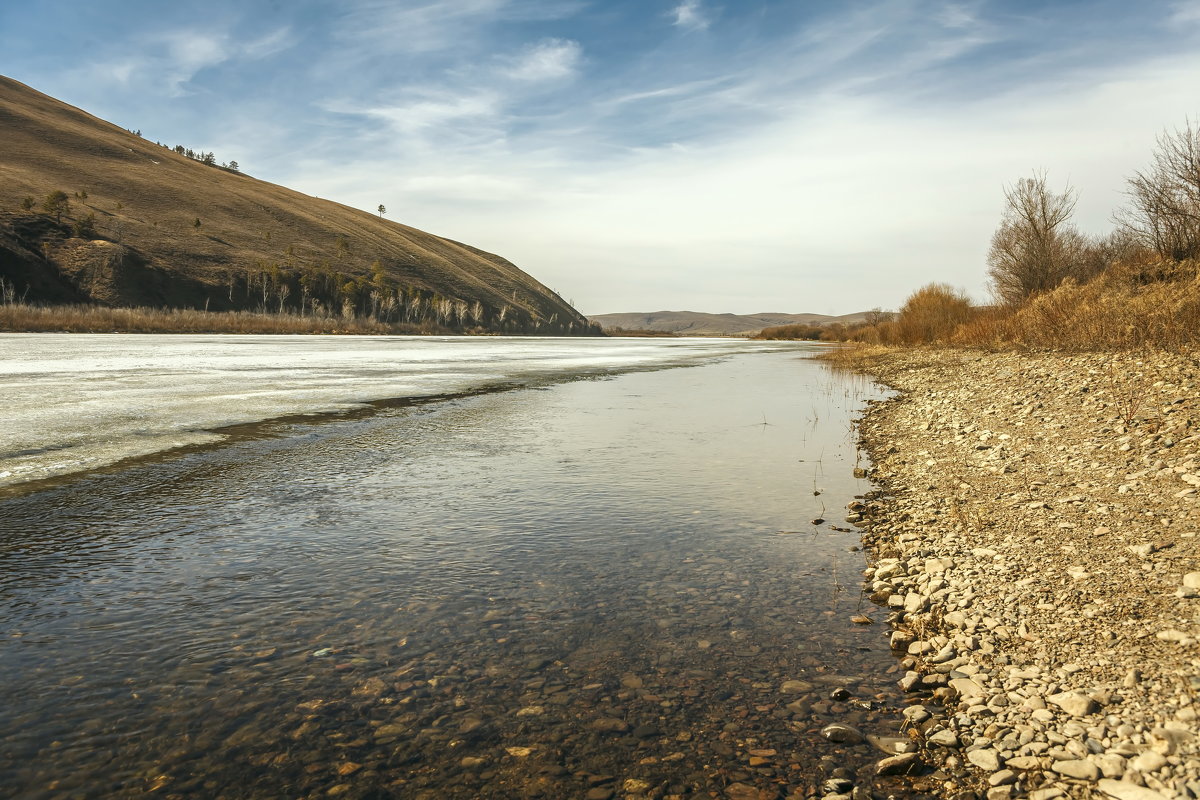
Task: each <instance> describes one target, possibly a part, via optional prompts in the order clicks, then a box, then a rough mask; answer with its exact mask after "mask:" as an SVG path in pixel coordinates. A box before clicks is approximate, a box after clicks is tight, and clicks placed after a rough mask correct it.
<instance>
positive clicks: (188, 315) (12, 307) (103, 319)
mask: <svg viewBox="0 0 1200 800" xmlns="http://www.w3.org/2000/svg"><path fill="white" fill-rule="evenodd" d="M0 331H4V332H8V333H39V332H62V333H262V334H305V333H325V334H360V335H361V334H393V335H395V334H421V333H425V334H428V333H444V332H445V331H442V330H441V329H438V328H435V327H429V326H418V325H407V324H404V323H396V324H384V323H380V322H374V321H371V320H364V319H338V318H335V317H312V316H300V315H298V314H260V313H255V312H250V311H226V312H210V311H192V310H187V309H158V308H105V307H101V306H80V305H74V306H37V305H29V304H25V303H13V304H9V305H0Z"/></svg>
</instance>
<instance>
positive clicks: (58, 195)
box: [42, 189, 71, 222]
mask: <svg viewBox="0 0 1200 800" xmlns="http://www.w3.org/2000/svg"><path fill="white" fill-rule="evenodd" d="M70 210H71V198H69V197H67V193H66V192H64V191H63V190H62V189H55V190H54V191H53V192H50V194H48V195H46V199H45V200H43V201H42V211H45V212H46V213H47V214H53V215H54V221H55V222H62V215H63V214H66V213H67V212H68V211H70Z"/></svg>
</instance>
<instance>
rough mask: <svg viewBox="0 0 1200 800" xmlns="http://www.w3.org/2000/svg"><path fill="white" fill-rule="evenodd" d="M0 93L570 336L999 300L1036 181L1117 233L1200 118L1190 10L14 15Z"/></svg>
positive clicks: (526, 7)
mask: <svg viewBox="0 0 1200 800" xmlns="http://www.w3.org/2000/svg"><path fill="white" fill-rule="evenodd" d="M0 73H3V74H5V75H8V76H10V77H13V78H15V79H17V80H20V81H23V82H25V83H28V84H29V85H31V86H33V87H34V88H36V89H39V90H40V91H43V92H46V93H47V94H51V95H53V96H55V97H58V98H60V99H62V100H65V101H66V102H69V103H71V104H73V105H77V106H80V107H82V108H84V109H85V110H87V111H90V112H91V113H93V114H96V115H97V116H100V117H103V118H105V119H108V120H110V121H112V122H115V123H117V124H120V125H122V126H124V127H127V128H131V129H141V131H142V133H143V135H145V136H146V137H147V138H149V139H151V140H158V141H162V142H164V143H167V144H171V145H174V144H177V143H178V144H184V145H187V146H189V147H192V148H195V149H203V150H212V151H215V152H216V154H217V157H218V158H219V159H220V160H227V159H235V160H237V161H238V162H239V163H240V164H241V166H242V168H243V169H244V170H245V171H246V172H249V173H251V174H253V175H255V176H256V177H259V178H263V179H265V180H269V181H273V182H276V183H282V184H285V185H288V186H291V187H293V188H295V189H298V190H300V191H304V192H307V193H310V194H315V195H318V196H321V197H327V198H331V199H335V200H338V201H340V202H344V203H347V204H349V205H353V206H357V207H359V208H363V209H368V210H373V209H374V208H375V207H376V206H377V205H379V204H380V203H383V204H385V205H386V206H387V208H388V212H389V217H390V218H392V219H394V220H397V221H401V222H404V223H406V224H410V225H415V226H416V227H419V228H423V229H425V230H428V231H431V232H433V233H437V234H440V235H443V236H447V237H450V238H454V239H458V240H461V241H466V242H469V243H471V244H473V245H476V246H479V247H482V248H485V249H488V250H491V251H493V252H496V253H499V254H501V255H503V256H505V257H507V258H509V259H511V260H513V261H514V262H516V263H517V264H518V265H519V266H521V267H522V268H524V269H525V270H526V271H528V272H530V273H532V274H533V275H534V276H535V277H537V278H538V279H540V280H541V281H542V282H544V283H546V284H547V285H549V286H551V287H552V288H554V289H556V290H558V291H559V292H560V293H562V295H563V296H564V297H567V298H570V299H573V300H574V302H575V304H576V306H577V307H578V308H580V310H582V311H584V312H585V313H603V312H610V311H651V310H659V309H668V308H669V309H691V310H702V311H734V312H739V313H746V312H753V311H768V310H771V311H797V312H798V311H812V312H820V313H835V314H836V313H848V312H852V311H858V310H863V309H866V308H872V307H883V308H895V307H896V306H898V305H899V304H900V303H901V302H902V301H903V299H904V297H905V296H906V295H907V294H908V292H909V291H911V290H912V289H914V288H916V287H917V286H919V285H922V284H924V283H928V282H930V281H945V282H948V283H951V284H954V285H957V286H961V287H963V288H965V289H967V290H968V291H970V292H971V293H972V294H973V295H974V296H975V297H976V298H978V299H980V300H985V299H986V298H987V292H986V285H985V279H984V269H985V265H984V257H985V254H986V250H987V245H988V240H989V238H990V236H991V233H992V231H993V230H994V229H995V227H996V224H997V223H998V221H999V215H1000V212H1001V207H1002V200H1003V198H1002V190H1003V186H1004V185H1005V184H1006V183H1011V182H1012V181H1014V180H1016V179H1017V178H1020V177H1022V176H1025V175H1028V174H1030V172H1032V171H1033V170H1035V169H1036V170H1045V171H1046V172H1047V173H1048V175H1049V179H1050V182H1051V184H1052V185H1054V186H1062V185H1065V184H1066V183H1067V182H1068V181H1069V182H1070V184H1071V185H1072V186H1074V187H1075V188H1076V189H1077V190H1078V191H1079V193H1080V202H1079V206H1078V210H1077V222H1078V224H1079V225H1080V227H1081V228H1082V229H1083V230H1085V231H1086V232H1094V233H1102V232H1104V231H1106V230H1107V229H1108V228H1109V227H1110V222H1109V217H1110V215H1111V213H1112V211H1113V210H1114V209H1116V208H1117V207H1119V206H1120V205H1121V204H1122V203H1123V202H1124V199H1123V196H1122V192H1123V189H1124V181H1125V179H1126V178H1127V177H1128V176H1129V175H1130V174H1131V173H1132V172H1133V171H1134V170H1136V169H1140V168H1143V167H1145V166H1146V165H1147V163H1148V162H1149V159H1150V156H1151V153H1152V152H1153V148H1154V141H1155V137H1156V136H1157V135H1158V134H1160V133H1161V132H1162V131H1163V130H1164V129H1168V128H1174V127H1178V126H1181V125H1183V124H1184V123H1185V121H1186V119H1187V118H1188V117H1189V116H1190V117H1191V118H1192V119H1193V120H1195V119H1198V118H1200V0H1162V1H1161V2H1153V1H1151V2H1139V3H1129V2H1124V1H1122V2H1115V1H1110V0H1100V1H1099V2H1045V3H1036V2H1017V1H1015V0H1014V1H1010V2H999V1H998V0H996V1H993V2H986V1H977V2H970V1H966V0H964V1H963V2H946V1H944V0H943V1H935V0H862V2H855V1H854V0H851V1H850V2H837V3H835V2H812V1H810V0H794V1H793V2H783V1H778V2H755V1H754V0H744V1H743V2H733V1H732V0H727V2H722V3H719V2H715V0H665V1H664V2H656V1H655V0H640V1H638V2H634V1H632V0H610V1H608V2H600V1H598V0H597V1H595V2H587V1H586V0H541V1H540V2H538V1H535V0H457V2H428V1H427V0H394V1H387V0H340V1H339V2H318V1H317V0H288V1H287V2H285V1H284V0H270V1H267V0H239V1H238V2H229V1H227V0H207V1H206V2H204V3H198V2H187V1H184V2H176V3H173V4H166V3H161V2H149V1H148V0H131V1H130V2H104V1H103V0H97V1H96V2H87V3H84V2H74V1H72V2H66V1H65V0H41V2H37V3H21V4H17V3H11V2H0ZM2 157H3V156H2V153H0V158H2Z"/></svg>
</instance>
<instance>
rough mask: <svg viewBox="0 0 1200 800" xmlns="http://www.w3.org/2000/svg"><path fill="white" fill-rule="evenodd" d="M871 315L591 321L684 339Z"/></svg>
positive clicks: (656, 314) (698, 314)
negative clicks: (658, 332)
mask: <svg viewBox="0 0 1200 800" xmlns="http://www.w3.org/2000/svg"><path fill="white" fill-rule="evenodd" d="M867 314H868V312H866V311H861V312H858V313H855V314H844V315H842V316H840V317H834V316H829V315H827V314H784V313H776V312H763V313H761V314H707V313H704V312H702V311H651V312H640V311H635V312H627V313H618V314H595V315H592V316H590V317H588V319H590V320H591V321H592V322H596V323H599V324H600V325H601V327H603V328H604V329H605V330H612V329H614V328H624V329H626V330H648V331H663V332H665V333H674V334H677V335H681V336H752V335H754V334H756V333H758V332H759V331H761V330H762V329H763V328H767V327H771V326H773V325H795V324H800V325H827V324H829V323H832V322H841V323H843V324H847V325H848V324H851V323H854V322H862V321H863V320H864V319H866V317H867Z"/></svg>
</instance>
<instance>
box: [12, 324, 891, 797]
mask: <svg viewBox="0 0 1200 800" xmlns="http://www.w3.org/2000/svg"><path fill="white" fill-rule="evenodd" d="M6 348H7V349H6ZM812 352H813V348H812V347H810V346H806V345H798V344H767V343H752V342H741V341H720V340H660V341H655V340H590V341H589V340H561V339H557V340H556V339H540V340H539V339H488V338H479V339H466V340H464V339H407V338H391V337H379V338H371V337H366V338H362V339H358V338H350V337H345V338H333V337H278V338H275V337H261V338H260V337H199V336H197V337H165V336H164V337H158V336H140V337H119V336H114V337H75V336H65V335H59V336H23V337H16V336H11V337H0V353H4V355H5V359H4V361H3V362H2V363H3V364H4V367H3V368H0V381H3V389H2V391H3V392H4V395H5V397H6V398H7V400H6V402H7V403H9V405H10V408H11V416H10V417H9V419H11V420H16V421H17V424H16V427H18V428H20V430H16V431H14V430H13V427H14V426H13V425H9V426H8V427H7V428H6V429H5V432H4V434H3V436H4V437H6V438H5V439H3V440H0V441H3V443H4V450H3V454H4V455H5V457H6V458H7V459H8V466H7V468H6V467H5V466H4V464H5V462H4V461H2V460H0V471H6V472H8V473H9V476H8V482H9V485H8V489H7V493H8V496H7V497H5V498H4V499H0V620H2V621H3V633H2V635H0V674H3V675H4V676H5V679H4V680H3V681H2V682H0V786H2V787H4V790H5V791H4V796H6V797H20V798H75V797H88V798H90V797H134V796H142V795H144V794H145V793H147V792H153V793H155V794H157V795H159V796H162V797H230V798H232V797H263V798H268V797H281V796H293V797H318V796H321V797H325V796H341V797H352V798H367V797H372V798H374V797H403V798H409V797H414V798H459V797H461V798H475V797H483V798H507V797H546V798H559V797H563V798H566V797H590V798H593V800H595V799H596V798H603V797H608V796H625V795H629V794H633V795H635V796H646V797H664V796H667V797H670V796H680V797H684V796H688V797H724V796H731V797H732V796H735V795H736V794H737V792H741V791H743V790H745V791H746V792H749V791H758V792H760V793H761V794H760V796H761V797H776V796H778V797H783V796H791V795H795V796H804V795H805V794H808V793H811V792H813V791H816V789H817V787H819V786H820V785H821V782H822V781H823V780H824V779H825V778H827V777H828V775H829V773H830V771H831V770H832V769H835V768H841V769H845V770H848V771H850V772H853V771H854V770H857V769H859V768H861V767H863V766H864V765H866V764H869V763H871V762H872V761H873V760H875V759H878V758H879V757H880V754H879V753H877V752H876V753H872V751H871V748H870V746H866V745H849V744H844V743H841V744H839V743H834V742H831V741H829V740H827V739H826V738H825V737H823V736H822V735H821V734H820V731H821V729H822V728H823V727H824V726H826V725H828V724H829V723H832V722H836V723H843V724H851V725H854V726H857V727H858V728H860V729H862V730H863V731H864V732H872V731H873V732H877V733H889V732H890V733H895V730H896V727H897V726H896V722H895V716H894V709H895V708H896V706H897V705H898V703H899V700H898V698H897V697H896V691H895V689H894V688H893V687H894V681H895V677H896V676H895V675H894V674H890V673H889V670H890V671H894V670H895V669H896V667H895V661H894V658H893V657H892V655H891V654H890V651H889V649H888V646H887V638H886V635H885V631H886V626H885V625H883V624H881V623H882V617H883V614H882V610H881V609H876V608H874V607H873V606H872V605H871V604H870V602H869V601H867V600H865V599H864V598H862V597H861V595H860V581H861V578H860V571H861V569H862V567H863V563H864V562H863V557H862V554H861V553H860V552H858V551H857V544H858V533H857V532H856V531H854V530H852V529H850V528H851V526H847V525H845V524H844V523H841V522H840V520H841V517H842V516H843V515H844V511H843V510H842V509H843V508H844V506H845V504H846V503H847V501H849V500H850V499H851V498H853V497H854V496H855V495H856V494H861V493H862V492H864V491H866V490H867V489H868V488H869V486H868V485H867V483H866V482H865V481H863V480H859V479H856V478H855V477H854V468H855V466H857V465H858V462H857V461H856V458H857V455H856V449H855V446H854V445H855V433H854V429H853V422H852V420H853V418H854V416H855V415H857V414H858V413H859V411H860V410H861V409H862V407H863V404H864V403H865V401H866V400H867V399H868V398H871V397H876V396H878V390H877V389H876V388H875V387H874V386H873V385H871V384H870V383H868V382H865V381H864V380H862V379H861V378H855V377H851V376H846V375H842V374H839V373H836V372H834V371H831V370H830V369H828V368H827V367H826V366H824V365H823V364H822V363H821V362H817V361H814V360H812V359H811V358H809V356H810V355H811V354H812ZM819 518H826V519H827V520H828V521H827V522H823V523H820V522H815V520H817V519H819ZM862 614H865V615H872V616H874V617H875V618H877V619H878V620H879V622H878V623H876V624H872V625H860V624H854V623H853V622H852V621H851V618H852V617H854V616H856V615H862ZM726 793H729V794H728V795H727V794H726ZM744 796H749V795H744Z"/></svg>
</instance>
